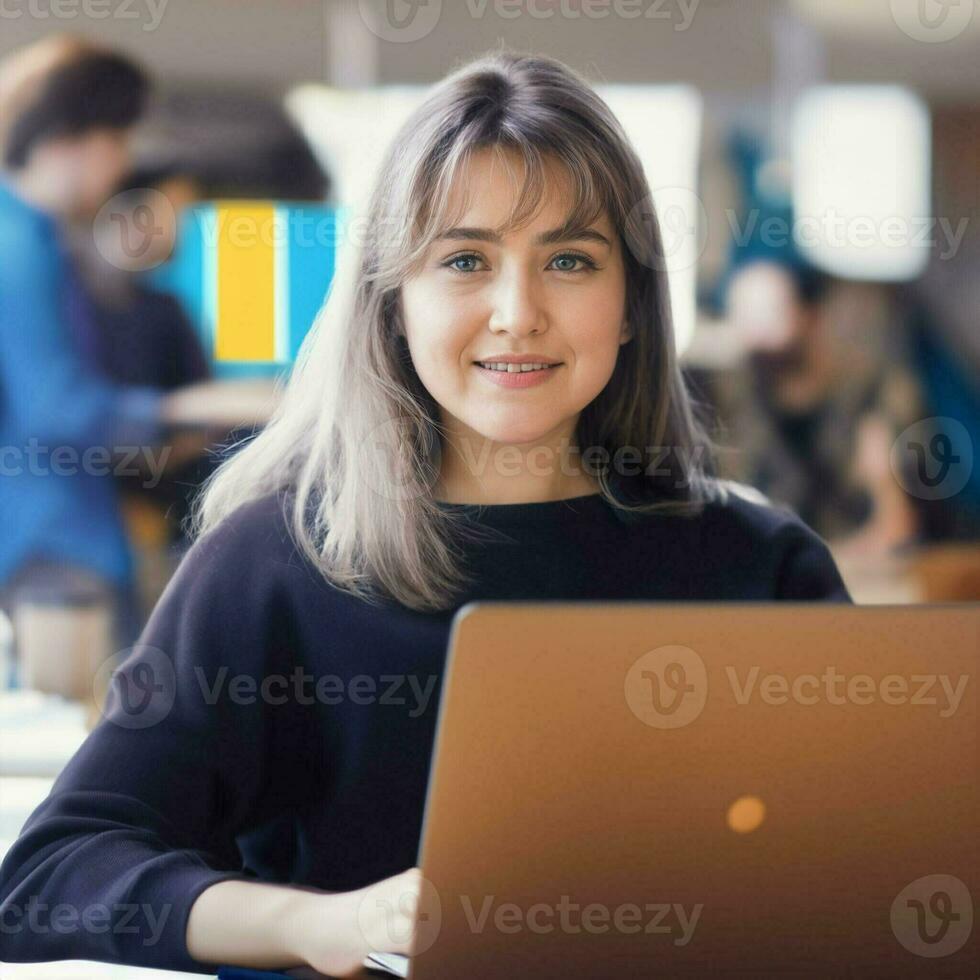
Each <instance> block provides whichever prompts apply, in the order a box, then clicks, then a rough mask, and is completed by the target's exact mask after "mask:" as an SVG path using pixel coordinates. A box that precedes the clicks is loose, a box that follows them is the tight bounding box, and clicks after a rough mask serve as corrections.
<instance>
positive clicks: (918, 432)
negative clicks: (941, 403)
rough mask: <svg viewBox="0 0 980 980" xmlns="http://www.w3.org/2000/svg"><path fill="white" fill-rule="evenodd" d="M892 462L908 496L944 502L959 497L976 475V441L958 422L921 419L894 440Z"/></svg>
mask: <svg viewBox="0 0 980 980" xmlns="http://www.w3.org/2000/svg"><path fill="white" fill-rule="evenodd" d="M890 462H891V468H892V473H893V474H894V476H895V479H896V480H898V482H899V484H901V486H902V487H903V489H904V490H905V491H906V493H908V494H910V495H911V496H913V497H918V498H919V499H920V500H945V499H946V498H947V497H952V496H954V495H955V494H958V493H959V492H960V491H961V490H962V489H963V488H964V487H965V486H966V484H967V481H968V480H969V479H970V476H971V474H972V473H973V440H972V439H971V438H970V433H969V432H968V431H967V428H966V426H965V425H963V423H962V422H959V421H957V420H956V419H952V418H942V417H939V418H929V419H922V420H921V421H919V422H916V423H915V424H913V425H910V426H909V427H908V428H907V429H906V430H905V431H904V432H903V433H902V434H901V435H900V436H899V437H898V438H897V439H896V440H895V443H894V445H893V446H892V451H891V456H890Z"/></svg>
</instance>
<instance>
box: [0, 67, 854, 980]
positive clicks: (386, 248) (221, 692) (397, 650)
mask: <svg viewBox="0 0 980 980" xmlns="http://www.w3.org/2000/svg"><path fill="white" fill-rule="evenodd" d="M647 195H648V188H647V186H646V183H645V181H644V178H643V172H642V169H641V166H640V163H639V161H638V159H637V157H636V155H635V153H634V152H633V150H632V149H631V148H630V146H629V144H628V142H627V140H626V138H625V136H624V134H623V132H622V130H621V128H620V126H619V124H618V122H617V121H616V120H615V118H614V117H613V115H612V114H611V112H610V111H609V109H608V108H607V107H606V106H605V105H604V104H603V103H602V101H601V100H600V99H599V98H598V97H597V96H596V95H595V94H594V93H593V92H592V91H591V90H590V89H589V88H588V86H587V85H586V84H585V83H584V82H583V81H582V80H580V79H579V78H578V77H577V76H575V75H574V74H573V73H572V72H571V71H569V70H568V69H567V68H565V67H564V66H563V65H561V64H559V63H557V62H555V61H552V60H550V59H547V58H539V57H523V56H516V55H510V54H505V53H501V54H496V55H493V56H491V57H487V58H485V59H483V60H480V61H478V62H476V63H474V64H472V65H470V66H468V67H466V68H464V69H462V70H460V71H459V72H457V73H456V74H454V75H452V76H451V77H449V78H448V79H447V80H446V81H444V82H443V83H442V84H441V85H440V86H438V87H437V89H436V90H435V91H434V93H433V94H432V96H431V97H430V98H429V100H428V101H427V102H426V104H425V105H424V106H423V107H422V108H420V109H419V110H418V112H417V113H416V114H415V115H414V117H413V118H412V119H410V120H409V122H408V123H407V124H406V125H405V127H404V128H403V129H402V130H401V132H400V133H399V134H398V136H397V137H396V139H395V140H394V143H393V145H392V147H391V149H390V151H389V154H388V157H387V160H386V161H385V163H384V165H383V168H382V170H381V176H380V178H379V181H378V185H377V188H376V191H375V194H374V196H373V199H372V202H371V205H370V214H369V222H370V232H369V234H368V236H367V241H366V243H365V244H364V245H363V249H362V252H361V254H359V255H357V256H355V260H354V261H353V263H352V265H351V266H350V268H349V270H348V272H349V273H350V276H349V278H348V279H345V280H344V281H343V282H346V285H343V284H338V286H337V287H336V288H335V289H334V291H333V292H332V294H331V298H330V301H329V303H328V305H327V307H326V311H325V315H324V317H323V318H322V321H321V323H320V324H319V326H318V329H317V330H316V331H315V332H314V334H313V335H311V337H310V338H309V339H308V342H307V344H306V345H305V347H304V350H303V351H302V354H301V356H300V361H299V363H298V365H297V368H296V370H295V372H294V375H293V377H292V379H291V381H290V384H289V387H288V389H287V391H286V394H285V397H284V400H283V403H282V405H281V406H280V410H279V411H278V413H277V415H276V417H275V418H274V420H273V421H272V423H271V424H270V425H269V426H268V427H267V428H266V430H265V431H264V432H263V433H262V434H260V435H259V436H258V437H257V438H256V439H254V440H253V441H252V442H251V443H250V444H249V445H248V446H246V447H245V448H244V450H242V451H241V452H240V453H239V454H238V455H237V456H235V457H234V458H233V459H232V460H231V461H229V462H228V463H227V464H226V465H225V466H224V467H222V468H221V469H220V470H219V471H218V473H217V474H216V476H215V478H214V479H212V480H211V481H210V483H209V486H208V488H207V491H206V494H205V496H204V497H203V499H202V501H201V504H200V509H199V512H198V515H197V518H198V520H197V530H198V531H199V532H200V533H201V537H200V539H199V540H198V541H197V543H196V544H195V545H194V547H193V548H192V550H191V552H190V553H189V554H188V556H187V557H186V558H185V560H184V562H183V563H182V565H181V567H180V569H179V570H178V572H177V573H176V575H175V577H174V579H173V580H172V581H171V583H170V585H169V586H168V588H167V591H166V593H165V594H164V596H163V597H162V599H161V601H160V603H159V604H158V606H157V608H156V610H155V611H154V614H153V616H152V617H151V619H150V622H149V623H148V625H147V627H146V630H145V632H144V635H143V637H142V643H141V646H140V649H139V650H138V651H137V652H136V654H135V655H134V656H133V657H131V658H130V659H129V660H128V661H127V663H126V664H125V665H124V666H123V667H122V668H120V671H119V673H118V674H117V683H116V685H115V686H114V687H113V692H114V698H113V702H112V704H111V707H110V708H109V710H108V712H107V718H106V719H105V720H104V721H103V722H102V723H101V724H100V726H99V727H98V728H97V729H96V730H95V732H94V733H93V734H92V735H91V736H90V738H89V740H88V741H87V742H86V743H85V745H84V746H83V747H82V748H81V749H80V751H79V753H78V755H77V756H76V757H75V758H74V759H73V760H72V762H71V763H70V764H69V766H68V768H67V769H66V771H65V773H64V774H63V775H62V776H61V778H60V779H59V780H58V782H57V783H56V785H55V787H54V789H53V791H52V794H51V796H50V797H49V799H48V800H47V801H46V802H45V803H43V804H42V805H41V807H40V808H39V809H38V810H37V812H36V813H35V814H34V815H33V816H32V817H31V819H30V820H29V822H28V824H27V825H26V827H25V829H24V832H23V836H22V837H21V839H20V841H19V842H18V843H17V844H16V845H15V846H14V849H13V850H12V852H11V853H10V855H9V856H8V858H7V861H6V863H5V865H4V867H3V873H2V884H0V894H2V896H3V899H4V902H5V903H6V906H7V907H12V908H16V909H19V908H21V907H22V906H23V905H24V903H26V902H27V900H28V899H29V897H30V896H32V895H39V896H40V897H41V899H42V901H44V902H46V903H49V904H53V903H56V902H66V901H70V902H71V903H72V904H73V905H75V906H83V907H84V906H88V905H90V904H92V903H98V904H99V905H100V906H103V905H104V906H108V907H110V908H112V907H114V906H122V905H126V904H130V905H135V906H137V907H139V908H140V909H142V908H144V907H145V909H146V911H145V912H142V913H141V914H140V915H137V916H136V919H138V920H139V922H140V924H141V928H140V929H139V930H138V931H137V933H135V934H133V933H128V934H125V935H123V934H121V933H118V932H110V933H109V934H108V935H103V934H100V935H90V934H75V935H71V936H60V935H53V934H52V935H50V936H46V937H45V939H44V941H43V942H41V941H39V940H38V939H37V938H32V937H30V936H22V935H19V934H18V935H16V936H14V937H12V938H5V940H4V944H5V950H4V952H5V954H6V955H7V956H8V957H9V958H10V959H32V958H33V959H38V958H42V957H45V958H49V959H54V958H60V957H67V956H72V957H81V956H84V957H88V958H95V959H114V960H122V961H125V962H131V963H140V964H144V965H147V966H159V967H170V968H177V969H186V970H195V969H196V970H200V969H203V968H204V967H203V964H205V963H219V962H225V963H229V962H230V963H236V964H240V965H244V966H252V967H259V968H263V967H266V968H269V967H272V968H275V967H279V968H285V967H298V966H301V965H304V964H308V965H311V966H313V967H315V968H316V969H318V970H320V971H321V972H324V973H329V974H333V975H350V973H351V972H352V971H355V970H356V969H357V968H358V966H359V964H360V962H361V960H362V958H363V956H364V953H365V951H366V949H367V946H368V938H366V937H371V936H374V937H377V936H379V935H381V936H388V937H389V939H390V941H389V942H388V943H387V945H388V947H389V948H390V950H391V951H394V952H399V951H402V952H403V951H406V949H407V946H408V940H407V938H406V937H407V930H406V929H403V928H401V927H402V926H403V925H405V924H406V923H405V922H403V921H398V922H395V923H391V922H387V921H385V920H384V910H385V909H395V910H401V911H400V912H399V916H400V919H402V920H404V919H406V918H408V916H407V913H405V912H404V910H405V909H406V908H409V907H410V906H409V905H407V904H406V903H405V901H404V897H405V895H406V894H409V895H410V894H413V893H414V892H416V891H417V889H418V887H419V880H420V879H419V874H420V872H419V871H418V869H414V868H412V865H413V864H414V862H415V858H416V851H417V847H418V842H419V835H420V829H421V820H422V809H423V801H424V794H425V788H426V778H427V771H428V763H429V754H430V750H431V745H432V738H433V732H434V725H435V713H436V705H437V703H438V680H439V678H440V676H441V671H442V667H443V659H444V656H445V651H446V641H447V636H448V629H449V625H450V621H451V619H452V616H453V613H454V612H455V610H456V609H458V608H459V606H460V605H462V604H463V603H464V602H467V601H470V600H471V599H474V598H477V597H480V598H484V599H492V600H507V599H512V600H515V599H519V600H528V599H564V600H597V599H647V600H656V599H665V600H689V599H700V600H721V599H733V600H737V599H743V600H772V599H794V600H806V599H837V600H843V601H846V600H847V598H848V597H847V593H846V590H845V589H844V587H843V585H842V583H841V580H840V578H839V576H838V574H837V571H836V569H835V567H834V565H833V562H832V560H831V558H830V556H829V554H828V552H827V549H826V547H825V546H824V545H823V543H822V542H821V541H820V539H819V538H817V537H816V536H815V535H814V534H813V532H811V531H810V530H809V529H808V528H806V527H805V526H804V525H803V524H802V523H801V522H800V521H799V520H798V519H796V518H795V517H793V516H792V515H790V514H789V513H779V512H776V511H774V510H772V509H770V508H768V507H766V506H764V505H761V504H757V503H750V502H748V501H747V500H745V499H742V497H741V496H739V495H737V494H734V493H731V492H726V491H725V489H724V488H723V487H721V486H719V485H717V484H716V483H714V482H713V481H712V480H711V479H710V478H709V477H708V476H706V475H705V471H704V464H705V462H706V459H707V442H706V440H705V438H704V437H703V436H702V435H701V433H700V432H699V430H698V428H697V427H696V425H695V423H694V421H693V419H692V413H691V407H690V403H689V400H688V396H687V394H686V393H685V390H684V385H683V382H682V379H681V375H680V372H679V369H678V366H677V364H676V361H675V356H674V351H673V339H672V334H671V325H670V316H669V311H668V306H667V284H666V281H665V278H664V276H663V274H662V273H661V272H658V271H655V270H656V269H659V268H662V265H661V264H660V261H659V258H658V257H659V255H660V239H659V233H658V231H657V229H656V225H655V223H650V222H643V221H641V220H640V219H639V218H638V217H637V211H636V210H635V208H634V206H635V205H636V204H637V203H638V202H642V201H643V200H644V199H645V198H646V197H647ZM515 358H520V359H521V360H522V361H524V362H527V361H529V362H530V363H531V364H532V365H535V366H536V367H535V370H524V369H523V368H522V369H521V370H520V372H518V369H517V367H516V365H515V362H514V359H515ZM508 363H509V364H510V365H511V366H509V367H507V368H506V369H505V368H503V367H502V366H501V365H504V364H508ZM542 365H547V366H546V367H543V366H542ZM623 450H626V451H627V452H623ZM392 677H394V678H396V679H398V680H400V681H402V682H403V683H402V684H400V689H401V691H402V694H403V695H404V694H406V693H407V692H413V694H414V695H415V696H408V697H405V696H402V697H400V698H393V699H390V700H389V701H385V700H384V697H383V692H385V691H387V690H388V688H387V687H385V684H386V683H387V682H386V681H385V680H384V679H385V678H392ZM164 915H166V920H165V921H162V922H161V919H162V917H163V916H164ZM131 924H132V923H131ZM408 924H409V925H410V923H408Z"/></svg>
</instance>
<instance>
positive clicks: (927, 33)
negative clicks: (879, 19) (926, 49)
mask: <svg viewBox="0 0 980 980" xmlns="http://www.w3.org/2000/svg"><path fill="white" fill-rule="evenodd" d="M975 5H976V0H891V10H892V19H893V20H894V21H895V23H896V24H897V25H898V27H899V29H900V30H901V31H902V32H903V33H905V34H907V35H908V36H909V37H910V38H912V40H913V41H925V42H926V43H927V44H941V43H942V42H943V41H952V40H953V38H955V37H959V36H960V34H962V33H963V32H964V31H965V30H966V29H967V28H968V27H969V26H970V22H971V21H972V20H973V8H974V6H975Z"/></svg>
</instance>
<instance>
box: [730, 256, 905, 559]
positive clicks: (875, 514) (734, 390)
mask: <svg viewBox="0 0 980 980" xmlns="http://www.w3.org/2000/svg"><path fill="white" fill-rule="evenodd" d="M842 297H843V301H841V298H842ZM727 315H728V318H729V321H730V323H731V324H732V327H733V329H734V330H735V331H736V333H737V335H738V337H739V343H740V347H741V349H742V351H743V354H744V365H743V369H742V370H741V371H737V372H735V373H734V374H733V376H732V377H731V378H729V379H724V380H722V381H721V382H720V385H719V387H720V388H721V390H722V391H723V396H722V399H723V402H724V403H725V408H724V410H723V415H724V417H725V423H726V425H727V426H728V428H729V430H730V433H731V436H732V441H733V443H734V444H735V446H737V447H738V448H737V449H736V450H735V451H734V452H733V453H732V454H731V459H730V461H729V464H728V465H729V466H730V467H731V472H732V474H733V475H737V476H738V477H739V478H740V479H744V480H745V481H746V482H748V483H750V484H751V485H753V486H755V487H757V488H758V489H759V490H760V491H762V492H763V493H765V494H766V495H768V496H769V497H771V498H772V499H773V500H774V501H776V502H779V503H782V504H786V505H788V506H790V507H792V508H793V509H794V510H795V511H796V512H797V513H799V514H800V516H801V517H802V518H803V520H804V521H806V522H807V523H808V524H810V525H811V526H812V527H813V528H814V529H816V530H817V531H818V533H820V534H821V535H822V536H824V537H827V538H829V539H831V540H832V541H834V542H841V543H843V542H845V541H846V540H853V542H854V544H855V545H856V546H859V547H861V548H862V549H863V548H870V549H871V550H873V551H877V552H886V551H889V550H892V549H894V548H898V547H900V546H902V545H904V544H908V543H910V542H911V541H913V540H914V538H915V536H916V535H917V533H918V523H917V520H916V515H915V508H914V506H913V504H912V502H911V501H910V500H909V499H908V497H907V495H906V493H905V491H904V490H903V489H902V487H901V485H900V484H899V483H898V482H897V481H896V480H895V478H894V476H893V475H892V474H891V470H890V466H889V451H890V448H891V445H892V443H893V442H894V439H895V437H896V436H897V435H898V433H899V432H900V431H901V430H902V428H904V426H905V425H906V424H908V421H909V420H911V419H912V418H914V417H915V415H914V411H915V405H916V404H917V401H918V395H917V388H916V385H915V383H914V381H913V380H912V377H911V375H910V374H909V372H908V370H907V368H906V367H905V365H904V363H903V359H902V356H901V354H900V353H896V350H899V351H900V349H901V347H902V338H901V325H900V324H898V323H896V322H893V321H892V320H891V315H890V311H888V310H887V309H885V310H881V309H880V308H876V307H875V305H874V304H864V305H862V303H861V302H860V301H858V302H857V303H856V304H851V305H849V303H848V293H847V285H846V284H836V283H834V282H833V281H832V280H831V279H830V278H829V277H828V276H826V275H824V274H823V273H821V272H819V271H818V270H816V269H814V268H812V267H810V266H808V265H807V264H806V263H805V262H804V261H803V260H802V259H798V258H796V259H794V258H790V257H785V256H783V257H780V256H777V255H774V256H773V257H770V258H759V257H756V258H753V259H752V260H751V261H746V262H744V263H742V264H740V265H737V266H736V267H735V269H734V270H733V271H732V273H731V275H730V277H729V281H728V287H727ZM885 330H887V332H888V337H887V344H888V345H889V347H890V348H891V350H889V351H888V353H887V354H886V353H885V351H884V348H883V346H881V345H879V344H878V343H877V336H876V332H878V333H883V331H885ZM858 533H860V537H859V538H857V537H853V536H854V535H856V534H858Z"/></svg>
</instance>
